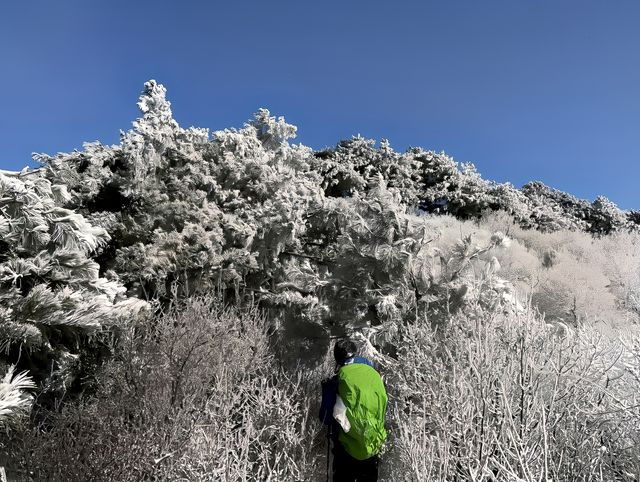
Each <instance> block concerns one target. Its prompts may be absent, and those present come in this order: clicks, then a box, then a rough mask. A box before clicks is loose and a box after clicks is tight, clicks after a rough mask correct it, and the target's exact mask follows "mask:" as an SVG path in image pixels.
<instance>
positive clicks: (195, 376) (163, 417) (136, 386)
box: [2, 299, 322, 481]
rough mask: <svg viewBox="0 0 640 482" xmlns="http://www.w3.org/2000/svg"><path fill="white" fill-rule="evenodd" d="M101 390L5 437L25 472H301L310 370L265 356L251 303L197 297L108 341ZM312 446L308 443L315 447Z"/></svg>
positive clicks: (69, 475) (308, 462) (312, 450)
mask: <svg viewBox="0 0 640 482" xmlns="http://www.w3.org/2000/svg"><path fill="white" fill-rule="evenodd" d="M116 353H117V357H116V359H115V360H113V362H112V363H110V364H109V365H108V366H107V367H106V368H105V371H104V372H103V373H102V374H101V377H100V385H101V387H100V389H99V390H98V391H97V393H96V394H95V395H93V396H87V397H85V398H84V399H82V400H81V401H80V402H79V403H68V404H67V405H65V406H63V408H62V409H61V410H60V411H59V412H57V413H49V414H47V416H46V417H45V420H46V422H45V423H41V424H40V426H38V427H35V428H30V427H28V426H26V425H25V426H24V427H22V430H18V431H15V432H14V433H13V436H12V438H11V440H9V441H8V443H6V444H4V446H3V447H2V448H3V450H2V451H3V452H4V453H5V458H6V459H7V460H9V461H10V462H11V463H9V464H7V465H8V468H9V471H10V475H12V476H14V477H15V478H24V479H26V480H118V481H129V480H131V481H134V480H135V481H140V480H229V481H237V480H265V479H267V478H269V477H271V479H272V480H312V474H314V473H316V470H315V468H316V466H317V465H318V463H319V462H318V456H317V454H318V453H321V452H322V451H321V450H320V447H319V446H316V445H317V444H321V443H322V439H321V438H320V439H319V438H318V437H317V436H316V435H314V433H312V429H313V427H314V425H313V424H310V423H308V415H309V410H310V404H309V403H308V401H309V400H311V398H312V397H311V396H310V391H311V390H313V389H314V388H315V385H316V383H317V380H316V379H315V378H314V376H315V374H314V373H313V372H309V373H308V374H306V375H305V374H303V373H297V374H293V375H291V374H287V373H285V371H284V369H283V368H282V367H279V366H278V364H277V363H276V362H275V361H274V358H273V356H272V355H271V352H270V350H269V346H268V336H267V325H266V322H265V320H264V318H263V317H262V316H260V315H259V314H258V313H257V312H256V311H255V310H253V309H247V310H239V309H235V308H222V307H221V305H220V304H218V302H217V301H216V300H206V299H196V300H191V301H189V302H187V304H186V305H185V306H183V307H181V308H177V307H176V308H173V309H171V310H170V311H169V312H168V313H167V314H166V315H164V316H161V317H159V318H158V319H157V320H156V322H155V324H153V325H152V326H138V327H137V328H136V329H135V330H134V331H133V332H132V334H131V336H130V337H128V338H126V339H125V340H124V341H122V342H121V344H120V345H119V346H118V347H117V350H116ZM314 444H315V445H314Z"/></svg>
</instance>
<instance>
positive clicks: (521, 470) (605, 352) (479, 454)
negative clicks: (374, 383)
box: [383, 312, 640, 481]
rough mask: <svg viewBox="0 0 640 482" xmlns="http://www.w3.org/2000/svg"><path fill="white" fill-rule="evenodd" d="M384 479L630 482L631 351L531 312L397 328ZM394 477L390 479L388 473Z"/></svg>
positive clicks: (633, 429)
mask: <svg viewBox="0 0 640 482" xmlns="http://www.w3.org/2000/svg"><path fill="white" fill-rule="evenodd" d="M402 336H403V341H404V343H403V344H402V349H401V351H400V353H399V359H398V363H397V368H396V370H394V371H392V372H391V373H392V375H391V376H392V379H388V381H387V385H388V386H389V387H392V388H391V393H392V396H391V397H390V407H391V410H392V413H391V416H390V417H389V418H390V420H391V421H392V422H391V423H392V424H393V425H392V429H391V430H390V434H391V440H390V442H389V445H388V452H387V453H386V454H385V455H384V460H385V464H384V465H383V470H384V472H385V474H386V477H387V479H386V480H433V481H441V480H442V481H444V480H476V481H489V480H558V481H573V480H634V477H636V476H637V474H638V471H639V470H640V456H639V455H638V451H637V450H635V448H636V447H637V443H638V437H639V436H640V433H639V431H638V427H639V426H640V425H639V422H640V411H639V410H638V389H639V388H640V386H639V385H638V384H639V379H638V378H637V376H636V375H634V374H637V370H638V366H639V365H638V358H637V356H636V355H635V353H634V352H633V350H631V349H629V348H627V347H625V346H624V345H623V344H620V343H618V342H615V341H612V340H610V339H607V338H603V337H602V336H600V335H599V334H598V333H597V332H596V331H595V330H593V329H586V330H584V329H581V330H575V331H573V330H572V331H568V332H565V333H564V335H562V336H559V335H558V334H556V332H555V331H553V330H549V329H548V327H547V325H546V324H545V323H544V322H543V321H541V320H539V319H538V318H537V317H536V316H535V314H534V313H532V312H523V313H521V314H520V315H518V316H515V317H513V316H508V317H507V316H503V315H500V314H495V315H493V316H485V317H483V318H482V321H481V322H480V323H478V322H477V320H476V319H473V318H467V317H458V318H457V320H456V322H455V323H451V324H450V325H449V327H448V328H447V329H446V330H445V331H444V332H443V331H441V330H439V331H438V332H436V331H434V330H432V329H431V328H430V327H429V325H428V324H426V323H423V324H414V325H409V326H406V327H404V328H403V329H402ZM400 474H402V475H400Z"/></svg>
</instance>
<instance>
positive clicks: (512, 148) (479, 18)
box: [0, 0, 640, 209]
mask: <svg viewBox="0 0 640 482" xmlns="http://www.w3.org/2000/svg"><path fill="white" fill-rule="evenodd" d="M639 26H640V2H639V1H638V0H615V1H611V0H601V1H592V0H482V1H479V0H466V1H462V0H449V1H445V0H440V1H437V2H435V1H426V0H415V1H411V2H408V1H400V0H398V1H388V0H385V1H377V0H368V1H361V0H342V1H334V0H325V1H321V2H310V1H309V2H308V1H300V0H298V1H279V0H271V1H268V2H267V1H264V0H262V1H249V0H245V1H242V2H240V1H233V0H229V1H224V2H219V1H186V0H185V1H180V2H178V1H174V2H169V1H161V0H156V1H147V0H129V1H121V0H104V1H87V0H82V1H76V0H72V1H67V0H60V1H56V2H53V1H50V0H48V1H42V0H31V1H28V2H20V1H17V0H14V1H5V2H2V3H1V4H0V60H1V64H0V65H1V70H0V168H4V169H16V168H21V167H22V166H24V165H26V164H27V163H29V162H30V155H31V152H34V151H35V152H47V153H55V152H57V151H70V150H73V149H74V148H81V146H82V143H83V142H84V141H92V140H100V141H102V142H104V143H109V144H111V143H115V142H118V132H119V130H120V129H124V130H126V129H128V128H129V127H130V125H131V121H132V120H133V119H134V118H135V117H137V115H138V113H137V108H136V105H135V104H136V100H137V97H138V95H139V93H140V91H141V89H142V86H143V83H144V81H146V80H148V79H151V78H155V79H156V80H158V81H159V82H161V83H163V84H164V85H165V86H166V87H167V89H168V92H169V98H170V100H171V101H172V104H173V110H174V115H175V117H176V119H177V120H178V121H179V122H180V123H181V124H182V125H183V126H190V125H195V126H198V127H209V128H210V129H212V130H216V129H221V128H225V127H232V126H236V127H240V126H242V124H243V122H244V121H245V120H247V119H248V118H249V117H250V116H251V114H252V113H253V112H255V111H256V110H257V109H258V108H260V107H266V108H268V109H270V110H271V111H272V113H274V114H277V115H284V116H285V117H286V118H287V120H288V121H289V122H291V123H293V124H295V125H297V126H298V132H299V137H298V141H300V142H302V143H304V144H307V145H310V146H312V147H314V148H322V147H325V146H329V145H334V144H335V143H336V142H337V141H338V140H340V139H342V138H348V137H350V136H351V135H353V134H357V133H360V134H362V135H363V136H365V137H370V138H375V139H378V140H379V139H380V138H388V139H389V140H390V141H391V144H392V146H393V147H394V148H395V149H396V150H404V149H406V148H407V147H409V146H422V147H425V148H429V149H435V150H438V151H440V150H444V151H446V152H447V153H448V154H450V155H452V156H453V157H454V158H455V159H456V160H459V161H471V162H473V163H475V164H476V166H477V167H478V169H479V170H480V172H481V173H482V174H483V176H484V177H485V178H488V179H494V180H497V181H510V182H512V183H513V184H515V185H516V186H518V187H519V186H521V185H522V184H524V183H525V182H527V181H530V180H542V181H543V182H545V183H547V184H549V185H551V186H553V187H556V188H558V189H562V190H564V191H568V192H571V193H572V194H574V195H576V196H579V197H582V198H586V199H590V200H591V199H593V198H594V197H595V196H596V195H598V194H603V195H605V196H607V197H609V198H610V199H611V200H613V201H614V202H616V203H617V204H618V205H619V206H621V207H622V208H626V209H630V208H640V190H639V189H638V181H639V179H640V162H639V161H640V27H639Z"/></svg>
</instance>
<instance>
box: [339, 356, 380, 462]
mask: <svg viewBox="0 0 640 482" xmlns="http://www.w3.org/2000/svg"><path fill="white" fill-rule="evenodd" d="M338 395H340V398H341V399H342V401H343V402H344V404H345V406H346V407H347V418H348V419H349V423H350V424H351V428H350V429H349V432H346V433H345V432H344V431H340V435H339V436H338V440H339V441H340V443H341V444H342V446H343V447H344V449H345V450H346V451H347V453H348V454H349V455H351V456H352V457H353V458H355V459H357V460H365V459H368V458H369V457H372V456H374V455H376V454H377V453H378V452H380V449H381V448H382V444H384V441H385V440H386V438H387V432H386V430H385V429H384V417H385V413H386V411H387V392H386V391H385V389H384V383H383V382H382V378H380V374H379V373H378V372H377V371H376V370H375V369H374V368H372V367H371V366H369V365H367V364H364V363H351V364H349V365H345V366H343V367H341V368H340V370H339V371H338Z"/></svg>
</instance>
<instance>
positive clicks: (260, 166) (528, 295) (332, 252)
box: [0, 81, 640, 387]
mask: <svg viewBox="0 0 640 482" xmlns="http://www.w3.org/2000/svg"><path fill="white" fill-rule="evenodd" d="M138 106H139V108H140V111H141V114H142V116H141V117H140V118H139V119H137V120H136V121H135V122H134V123H133V128H132V129H131V130H129V131H128V132H123V133H122V134H121V140H120V143H119V144H117V145H113V146H105V145H102V144H100V143H99V142H94V143H87V144H85V145H84V148H83V150H82V151H76V152H72V153H59V154H56V155H55V156H49V155H44V154H39V155H36V156H35V158H36V159H37V160H38V161H40V162H41V163H42V164H43V168H42V169H40V170H38V171H29V172H26V173H22V174H17V173H14V174H10V173H5V174H0V208H1V216H0V235H1V241H0V283H1V284H0V297H1V299H2V304H1V305H0V345H2V347H3V348H5V349H6V351H5V353H6V355H5V356H4V358H5V359H6V361H7V362H10V363H14V362H15V361H17V360H18V359H19V358H20V356H22V359H21V360H22V361H21V363H23V364H25V368H29V369H30V370H32V372H33V373H34V375H38V374H42V375H38V376H37V378H38V380H45V378H46V379H47V381H46V383H45V384H48V385H55V386H58V387H59V386H67V385H68V384H69V383H71V382H72V380H73V379H74V376H75V375H77V373H78V370H76V367H79V366H80V365H81V358H82V356H83V353H84V351H83V350H84V349H85V348H86V346H87V343H90V340H91V337H92V336H95V335H97V334H100V333H103V332H104V331H105V330H109V329H110V328H111V327H117V326H120V325H122V324H123V323H126V321H127V320H128V319H130V318H131V317H132V316H134V315H135V313H137V312H138V311H139V310H140V309H141V308H143V307H144V306H146V305H145V303H143V302H141V301H138V300H141V299H145V300H158V299H159V300H161V301H163V302H166V301H169V300H172V299H174V298H175V297H176V296H178V297H188V296H191V295H194V294H196V293H210V292H211V291H213V290H218V291H222V292H224V293H225V294H226V295H227V296H228V297H229V296H231V297H233V298H232V299H233V300H234V301H238V302H240V301H242V300H243V299H246V298H248V297H251V298H253V299H257V300H258V302H259V303H260V304H261V306H262V307H264V308H267V309H268V310H269V311H268V313H269V315H270V317H271V321H272V323H273V325H274V326H273V328H274V329H275V331H276V332H277V333H279V334H280V335H281V336H280V337H279V340H280V343H281V344H282V345H284V346H285V347H286V348H287V349H286V350H284V351H285V352H288V353H289V355H290V356H294V357H295V356H296V355H297V354H298V353H299V352H298V351H297V350H300V351H304V350H308V348H309V346H311V345H314V346H319V347H320V350H321V351H322V350H325V349H326V348H327V344H328V338H327V336H326V335H327V334H332V335H342V334H344V333H345V332H347V333H351V334H352V335H356V336H357V337H360V339H361V341H362V342H363V343H364V344H365V346H366V347H368V348H370V352H371V354H372V356H374V357H378V358H379V359H380V360H384V359H385V357H387V356H389V355H393V354H394V353H395V352H396V351H397V349H398V345H399V343H400V340H399V338H398V337H397V331H398V327H399V326H402V325H403V324H407V323H415V322H416V320H423V319H425V318H426V319H428V320H429V321H430V322H431V325H432V326H433V327H435V328H437V327H438V326H445V325H447V324H448V323H451V322H452V320H454V319H456V317H467V319H472V320H476V321H477V322H478V323H480V322H481V320H482V316H490V314H491V313H497V312H499V313H519V312H520V311H522V309H523V304H526V302H527V301H529V300H530V301H531V303H533V308H534V309H536V310H537V311H538V312H539V314H540V315H542V316H545V317H546V318H547V320H548V321H549V322H553V323H568V322H570V323H573V324H574V325H575V324H578V323H579V322H582V321H584V320H589V319H590V320H591V321H597V320H606V321H612V320H615V319H622V318H624V319H625V320H627V321H629V322H635V321H637V319H638V314H640V310H639V309H638V300H637V296H636V295H637V293H635V291H634V290H633V289H631V288H629V287H630V286H637V284H638V279H640V277H639V276H638V275H639V272H638V270H637V269H636V268H637V266H636V265H635V264H634V265H633V267H632V268H629V267H628V266H626V267H624V268H625V269H623V267H621V266H612V265H611V264H606V263H605V262H604V261H603V259H601V257H600V256H599V255H598V256H595V255H594V256H593V259H594V260H595V261H594V263H595V264H594V265H593V266H595V267H592V269H591V270H584V269H582V268H583V263H584V260H585V259H590V258H589V256H590V253H591V254H592V253H600V252H601V251H600V249H601V247H602V246H603V245H597V247H595V248H594V247H590V248H588V249H585V250H584V251H583V252H578V251H577V250H576V249H572V248H571V242H574V241H576V240H578V241H579V242H580V243H583V242H586V241H584V240H585V239H591V238H590V235H591V234H594V235H597V236H603V235H606V234H610V233H617V235H619V236H625V235H626V233H627V231H633V230H637V226H638V225H640V224H639V223H640V217H639V216H638V214H637V213H634V212H623V211H620V210H619V209H618V208H617V207H616V206H615V205H614V204H613V203H611V202H610V201H608V200H606V199H605V198H598V199H596V200H595V201H594V202H593V203H588V202H586V201H582V200H578V199H576V198H574V197H573V196H570V195H568V194H565V193H561V192H559V191H555V190H553V189H550V188H548V187H546V186H544V185H543V184H541V183H531V184H528V185H527V186H525V187H524V188H523V189H521V190H519V189H516V188H515V187H514V186H512V185H510V184H499V183H495V182H491V181H488V180H485V179H483V178H482V177H481V176H480V174H479V173H478V172H477V170H476V169H475V167H474V166H473V165H472V164H469V163H458V162H456V161H455V160H453V159H452V158H450V157H449V156H447V155H446V154H444V153H440V154H438V153H435V152H432V151H425V150H423V149H420V148H411V149H408V150H407V151H406V152H404V153H399V152H396V151H394V150H393V149H392V148H391V146H390V144H389V142H388V141H386V140H383V141H382V142H381V143H380V144H379V145H378V146H377V145H376V143H375V142H374V141H372V140H368V139H364V138H362V137H360V136H357V137H354V138H352V139H349V140H343V141H341V142H339V143H338V144H337V145H336V147H335V148H329V149H325V150H322V151H318V152H314V151H313V150H312V149H310V148H308V147H305V146H303V145H295V144H292V143H291V142H290V141H291V140H292V139H293V138H295V135H296V127H295V126H292V125H290V124H287V123H286V121H285V120H284V118H275V117H273V116H271V114H270V113H269V111H267V110H265V109H261V110H259V111H258V112H257V113H256V114H255V115H254V117H253V119H251V120H250V121H249V122H247V123H246V124H245V125H244V126H243V127H242V128H239V129H224V130H220V131H216V132H214V133H213V134H210V133H209V131H208V130H207V129H200V128H194V127H191V128H188V129H185V128H182V127H180V126H179V125H178V123H177V122H176V121H175V120H174V119H173V117H172V113H171V106H170V103H169V101H168V100H167V99H166V90H165V88H164V87H163V86H162V85H160V84H158V83H156V82H155V81H149V82H147V83H146V84H145V86H144V91H143V93H142V95H141V97H140V100H139V103H138ZM491 212H503V213H506V214H505V216H506V217H507V219H508V223H506V225H504V226H498V224H501V223H502V222H497V221H495V220H494V221H491V220H489V221H487V213H491ZM435 214H447V216H435ZM483 216H484V217H483ZM465 220H466V221H465ZM476 222H479V224H476ZM492 223H493V224H492ZM502 224H504V223H502ZM531 228H534V229H531ZM541 232H545V233H548V236H549V237H544V236H547V235H543V234H541ZM567 232H571V233H574V234H575V236H574V235H570V236H569V235H567V234H566V233H567ZM585 232H586V233H589V234H588V235H587V234H584V233H585ZM554 233H557V236H556V237H554ZM583 234H584V237H580V236H582V235H583ZM563 236H564V237H565V238H562V237H563ZM629 236H631V238H629V239H635V238H632V235H629ZM561 238H562V239H564V241H562V239H561ZM634 243H635V241H631V242H630V244H631V245H632V246H635V244H634ZM585 253H586V254H585ZM625 270H626V271H625ZM580 271H581V272H582V273H583V275H582V277H579V278H576V277H575V276H574V273H577V272H580ZM576 279H579V280H580V281H581V283H582V286H576V284H575V280H576ZM584 287H587V288H586V289H585V288H584ZM581 289H582V291H580V290H581ZM227 299H230V298H227ZM596 303H600V305H601V306H600V308H599V311H598V313H597V314H596V313H594V312H593V310H594V305H595V304H596ZM471 308H473V309H471ZM314 337H316V338H314ZM310 340H315V341H310ZM317 340H324V343H322V342H320V341H317ZM23 347H24V348H27V349H28V350H27V351H26V353H28V355H24V353H25V352H23V351H22V348H23ZM20 354H22V355H20ZM25 357H26V358H25ZM25 359H28V363H26V362H25V361H24V360H25ZM20 368H21V369H22V367H20ZM44 373H52V374H53V376H52V377H48V378H47V377H45V376H44V375H43V374H44Z"/></svg>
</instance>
